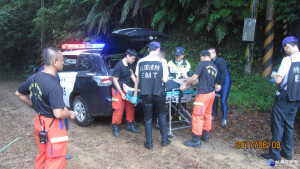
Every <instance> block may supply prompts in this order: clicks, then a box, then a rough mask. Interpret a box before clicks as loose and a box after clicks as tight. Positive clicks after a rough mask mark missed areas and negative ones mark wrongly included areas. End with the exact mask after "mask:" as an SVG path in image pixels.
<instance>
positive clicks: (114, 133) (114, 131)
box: [112, 123, 119, 137]
mask: <svg viewBox="0 0 300 169" xmlns="http://www.w3.org/2000/svg"><path fill="white" fill-rule="evenodd" d="M112 132H113V135H114V136H115V137H119V131H118V124H117V123H114V124H113V125H112Z"/></svg>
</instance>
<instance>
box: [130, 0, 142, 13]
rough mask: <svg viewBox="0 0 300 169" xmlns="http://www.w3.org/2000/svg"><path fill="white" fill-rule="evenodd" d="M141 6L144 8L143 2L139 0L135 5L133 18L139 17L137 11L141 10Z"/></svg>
mask: <svg viewBox="0 0 300 169" xmlns="http://www.w3.org/2000/svg"><path fill="white" fill-rule="evenodd" d="M141 6H142V0H137V1H136V2H135V5H134V9H133V12H132V17H135V16H136V15H137V11H138V10H139V9H140V8H141Z"/></svg>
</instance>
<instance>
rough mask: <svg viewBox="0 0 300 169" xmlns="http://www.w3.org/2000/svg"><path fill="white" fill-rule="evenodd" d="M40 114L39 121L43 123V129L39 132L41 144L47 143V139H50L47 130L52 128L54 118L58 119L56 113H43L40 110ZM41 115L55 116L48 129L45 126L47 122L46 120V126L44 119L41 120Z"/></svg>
mask: <svg viewBox="0 0 300 169" xmlns="http://www.w3.org/2000/svg"><path fill="white" fill-rule="evenodd" d="M38 116H39V121H40V124H41V129H42V130H41V131H40V132H39V138H40V143H41V144H46V143H47V141H48V136H47V131H48V130H49V129H50V127H51V126H52V124H53V122H54V120H55V119H56V118H55V117H54V115H42V114H41V113H40V112H38ZM40 116H44V117H46V118H53V120H52V122H51V124H50V125H49V127H48V129H47V130H46V127H45V122H44V126H43V125H42V121H41V117H40Z"/></svg>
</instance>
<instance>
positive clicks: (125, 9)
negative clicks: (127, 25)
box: [119, 0, 135, 24]
mask: <svg viewBox="0 0 300 169" xmlns="http://www.w3.org/2000/svg"><path fill="white" fill-rule="evenodd" d="M134 1H135V0H127V1H126V2H125V4H124V6H123V10H122V15H121V19H120V22H119V23H120V24H122V23H124V21H125V19H126V18H127V15H128V13H129V10H130V9H131V8H132V7H133V5H134Z"/></svg>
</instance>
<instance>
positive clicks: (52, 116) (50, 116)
mask: <svg viewBox="0 0 300 169" xmlns="http://www.w3.org/2000/svg"><path fill="white" fill-rule="evenodd" d="M38 114H39V113H38ZM40 115H41V116H44V117H46V118H55V116H54V115H53V114H40Z"/></svg>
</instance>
